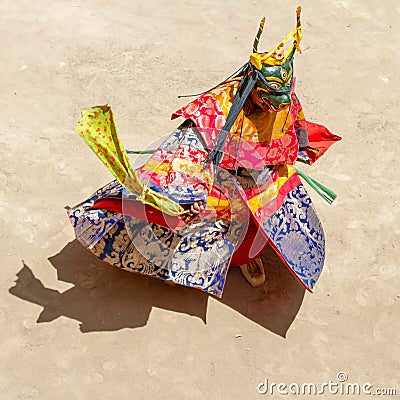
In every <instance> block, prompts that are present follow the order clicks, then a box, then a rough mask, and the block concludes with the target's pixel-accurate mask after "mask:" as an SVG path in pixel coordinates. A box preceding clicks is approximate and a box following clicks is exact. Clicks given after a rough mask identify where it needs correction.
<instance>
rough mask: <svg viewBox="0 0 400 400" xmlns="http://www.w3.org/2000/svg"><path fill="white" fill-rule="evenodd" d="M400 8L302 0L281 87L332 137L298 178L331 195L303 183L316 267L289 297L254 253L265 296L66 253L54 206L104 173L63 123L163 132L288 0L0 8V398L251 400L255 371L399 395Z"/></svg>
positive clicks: (281, 27)
mask: <svg viewBox="0 0 400 400" xmlns="http://www.w3.org/2000/svg"><path fill="white" fill-rule="evenodd" d="M399 4H400V3H399V2H398V1H396V0H392V1H390V0H381V1H376V0H368V1H367V0H366V1H357V0H348V1H337V0H329V1H328V0H323V1H316V0H304V1H303V3H302V5H303V16H302V19H303V26H304V40H303V43H302V48H303V54H302V55H298V56H297V57H296V73H297V78H298V83H297V88H298V89H297V92H298V95H299V97H300V99H301V100H302V103H303V106H304V109H305V111H306V115H307V117H308V118H309V119H310V120H313V121H314V122H319V123H323V124H325V125H327V126H328V127H329V128H330V129H331V130H332V132H334V133H336V134H339V135H341V136H343V138H344V140H343V141H342V142H340V143H338V144H336V145H335V146H334V147H333V148H332V149H331V150H330V151H329V153H328V154H327V155H326V156H325V157H324V158H323V159H321V160H320V161H319V162H318V163H317V164H316V165H315V166H313V167H312V168H311V169H307V168H304V170H305V171H306V172H308V173H310V174H311V175H312V176H313V177H314V178H316V179H318V180H320V181H322V182H324V183H325V184H326V185H327V186H328V187H330V188H332V189H334V190H335V191H336V192H337V194H338V199H337V201H336V202H335V204H334V205H333V206H328V205H326V204H325V203H323V202H322V200H320V198H318V197H317V195H316V194H315V193H314V192H311V189H310V193H311V196H312V197H313V199H314V202H315V205H316V207H317V210H318V214H319V215H320V218H321V220H322V222H323V225H324V228H325V232H326V236H327V258H326V267H325V269H324V272H323V274H322V276H321V279H320V281H319V282H318V285H317V287H316V291H315V293H314V294H309V293H305V294H304V291H303V290H302V289H301V288H300V287H299V285H298V284H297V283H296V282H294V280H293V279H292V278H291V277H290V275H288V273H287V271H286V270H284V269H283V268H282V266H280V265H279V262H278V261H277V258H276V257H274V256H273V255H272V254H267V255H266V261H267V263H268V271H269V273H268V282H267V285H266V286H265V287H263V288H259V289H252V288H250V286H249V285H248V284H247V283H246V282H245V281H244V280H243V278H242V277H241V275H240V273H239V271H237V270H232V271H231V273H230V274H229V277H228V284H227V288H226V293H225V296H224V298H223V299H222V301H218V300H216V299H214V298H207V296H205V295H204V294H203V293H200V292H198V291H195V290H191V289H186V288H170V287H167V286H166V285H164V284H162V283H160V282H158V281H156V280H152V279H147V278H144V277H142V276H136V275H133V274H128V273H125V272H122V271H118V270H114V269H112V268H107V267H106V266H105V265H103V264H101V263H100V262H98V261H97V260H96V259H95V258H94V257H93V256H91V255H90V254H89V253H88V252H87V251H85V250H84V249H83V248H81V246H80V245H79V244H77V243H76V242H74V241H73V239H74V236H73V230H72V228H71V226H70V225H69V222H68V220H67V217H66V214H65V211H64V206H66V205H70V206H72V205H75V204H76V203H78V202H80V201H81V200H83V199H85V198H86V197H87V196H89V195H90V194H91V193H92V191H94V190H95V189H96V188H98V187H100V186H101V185H103V184H105V183H106V182H107V181H109V180H111V175H110V174H109V173H108V171H107V170H106V169H105V168H104V167H103V166H102V165H101V164H100V162H99V161H98V160H97V159H96V158H95V157H94V156H93V154H92V153H91V152H90V150H89V149H88V148H87V147H86V145H85V144H84V143H83V142H82V141H81V139H80V138H79V137H78V135H77V134H76V133H75V132H74V131H73V127H74V125H75V123H76V121H77V120H78V119H79V116H80V110H81V109H82V108H84V107H88V106H92V105H96V104H104V103H109V104H111V105H112V107H113V109H114V112H115V115H116V119H117V124H118V127H119V130H120V135H121V138H122V140H123V142H124V143H125V144H126V147H127V148H139V149H140V148H144V147H146V146H147V145H151V143H152V142H153V140H155V139H156V138H158V137H159V136H161V135H165V134H167V133H168V132H170V131H171V130H172V129H174V127H175V126H176V122H171V121H170V120H169V116H170V114H171V113H172V112H173V111H175V110H176V109H177V108H178V107H180V106H181V105H183V104H185V100H184V99H178V98H177V95H179V94H187V93H196V92H198V91H202V90H204V89H207V88H209V87H211V86H213V85H214V84H215V83H218V82H219V81H221V80H222V79H223V78H225V77H226V76H228V75H229V74H230V73H231V72H233V71H234V70H235V69H237V68H238V67H239V66H240V65H242V64H243V63H244V62H245V61H246V60H247V59H248V56H249V53H250V49H251V45H252V41H253V37H254V34H255V32H256V30H257V27H258V23H259V20H260V18H261V17H262V16H263V15H265V16H266V17H267V24H266V32H265V34H264V36H263V38H262V41H261V45H260V50H268V49H269V48H270V47H271V46H272V45H274V44H275V43H276V42H277V41H279V40H280V39H281V38H283V36H285V35H286V33H287V32H288V31H289V30H291V29H292V28H293V27H294V22H295V7H296V4H295V3H294V2H292V1H243V0H240V1H239V0H232V1H226V2H222V1H221V2H213V1H211V0H207V1H203V2H200V1H197V2H196V1H189V0H186V1H170V2H162V1H147V2H143V1H128V0H121V1H116V0H115V1H111V0H110V1H106V0H103V1H100V0H98V1H95V0H93V1H76V0H74V1H60V0H55V1H52V2H50V1H44V0H37V1H35V2H32V1H30V0H17V1H11V0H2V1H0V38H1V45H0V87H1V97H0V145H1V146H0V149H1V150H0V152H1V153H0V154H1V164H0V183H1V186H0V218H1V219H0V220H1V231H0V232H1V233H0V240H1V242H0V243H1V244H0V245H1V253H0V254H1V269H0V280H1V281H0V282H1V288H2V290H1V291H0V323H1V331H0V359H1V362H0V398H1V399H5V400H9V399H10V400H11V399H46V400H48V399H55V398H57V399H59V400H61V399H68V400H73V399H92V398H94V399H99V400H100V399H121V400H122V399H161V398H162V399H257V398H262V397H263V396H261V395H259V394H258V393H257V384H258V383H259V382H261V381H263V379H264V378H268V379H269V380H270V382H285V383H288V384H289V383H291V382H297V383H299V384H301V383H303V382H315V383H317V384H318V383H323V382H326V381H328V380H329V379H333V380H335V379H336V374H337V373H338V372H339V371H344V372H346V373H347V374H348V377H349V382H358V383H364V382H370V383H371V384H373V385H374V386H375V387H397V390H398V395H400V379H399V376H400V375H399V369H400V363H399V359H400V348H399V337H398V332H399V331H400V322H399V321H400V319H399V308H400V291H399V277H398V267H399V256H400V252H399V238H400V228H399V206H400V196H399V179H398V162H397V159H398V154H399V151H398V143H399V139H398V137H399V129H398V127H397V123H398V115H397V113H398V104H399V101H400V98H399V74H398V71H399V68H400V65H399V57H398V50H399V47H398V46H399V45H398V34H399V26H400V24H399V22H400V17H399V15H400V5H399ZM17 277H18V282H17V283H15V281H16V279H17ZM267 288H268V289H269V290H268V292H267V291H266V289H267ZM264 397H265V398H267V397H268V396H264ZM327 397H328V396H325V397H324V398H327ZM269 398H272V397H271V396H269ZM274 398H279V396H275V397H274ZM282 398H288V396H283V397H282ZM294 398H305V397H304V396H303V397H302V396H297V397H294ZM336 398H338V396H336ZM346 398H352V397H351V396H348V397H346ZM354 398H360V396H356V397H354ZM381 398H383V396H381ZM386 398H389V397H386Z"/></svg>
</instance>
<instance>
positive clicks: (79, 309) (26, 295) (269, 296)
mask: <svg viewBox="0 0 400 400" xmlns="http://www.w3.org/2000/svg"><path fill="white" fill-rule="evenodd" d="M263 259H264V265H266V266H267V282H266V284H265V286H262V287H260V288H257V289H254V288H252V287H251V286H250V285H249V284H248V283H247V282H246V281H245V279H244V278H243V277H242V275H241V272H240V270H239V268H237V267H233V268H231V270H230V272H229V274H228V278H227V283H226V286H225V291H224V295H223V297H222V299H220V300H219V301H221V303H223V304H226V305H227V306H229V307H231V308H232V309H234V310H236V311H237V312H239V313H241V314H243V315H244V316H245V317H246V318H248V319H250V320H252V321H254V322H256V323H257V324H259V325H261V326H263V327H264V328H266V329H268V330H270V331H271V332H274V333H276V334H278V335H280V336H282V337H285V336H286V332H287V330H288V329H289V327H290V325H291V323H292V322H293V320H294V318H295V317H296V315H297V312H298V311H299V309H300V306H301V303H302V301H303V297H304V289H303V288H302V287H301V285H300V284H299V283H298V282H297V281H296V279H295V278H294V277H293V276H292V275H291V273H290V272H289V271H288V270H287V268H286V267H285V266H284V265H283V264H282V262H281V261H280V259H279V258H278V256H277V255H276V254H275V253H274V252H273V250H271V249H267V250H266V251H265V252H264V254H263ZM49 261H50V262H51V264H52V265H53V266H54V268H55V269H56V270H57V276H58V279H59V280H60V281H63V282H68V283H71V284H73V285H74V286H73V287H72V288H70V289H68V290H66V291H64V292H62V293H60V292H59V291H57V290H54V289H50V288H47V287H45V286H44V285H43V284H42V282H41V281H40V280H39V279H37V278H36V277H35V276H34V274H33V272H32V270H31V269H30V268H29V266H27V265H26V264H25V263H23V268H22V269H21V270H20V271H19V272H18V274H17V280H16V283H15V286H13V287H12V288H10V293H11V294H13V295H14V296H17V297H19V298H21V299H23V300H26V301H29V302H32V303H35V304H38V305H40V306H42V307H43V311H42V312H41V314H40V315H39V317H38V320H37V322H38V323H39V322H49V321H53V320H55V319H57V318H58V317H60V316H66V317H68V318H72V319H75V320H77V321H79V322H80V329H81V331H82V332H93V331H115V330H119V329H122V328H137V327H141V326H144V325H146V323H147V321H148V318H149V315H150V312H151V310H152V308H153V307H158V308H162V309H165V310H171V311H175V312H179V313H185V314H188V315H191V316H195V317H198V318H201V319H202V320H203V321H204V323H206V314H207V302H208V297H209V295H207V294H206V293H204V292H201V291H199V290H195V289H191V288H187V287H182V286H179V287H170V286H167V285H166V284H164V282H162V281H159V280H157V279H153V278H149V277H146V276H143V275H136V274H133V273H128V272H126V271H122V270H119V269H117V268H114V267H111V266H109V265H108V264H106V263H103V262H101V261H99V260H98V259H97V258H96V257H95V256H94V255H92V254H91V253H90V252H89V251H87V250H85V249H84V248H83V247H82V246H81V245H80V244H79V243H78V242H77V241H76V240H74V241H72V242H71V243H69V244H68V245H66V246H65V247H64V248H63V249H62V251H61V252H60V253H58V254H56V255H55V256H53V257H50V258H49ZM267 288H268V290H267Z"/></svg>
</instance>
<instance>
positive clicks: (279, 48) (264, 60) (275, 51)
mask: <svg viewBox="0 0 400 400" xmlns="http://www.w3.org/2000/svg"><path fill="white" fill-rule="evenodd" d="M300 13H301V7H300V6H298V7H297V10H296V14H297V25H296V29H294V30H293V31H291V32H290V33H289V34H288V35H287V36H286V37H285V38H284V39H283V40H282V41H281V42H280V43H279V44H277V45H276V46H275V47H273V48H272V49H271V50H270V51H268V52H267V53H258V51H257V47H258V42H259V40H260V36H261V33H262V31H263V29H264V23H265V17H264V18H263V19H262V20H261V23H260V27H259V29H258V32H257V35H256V37H255V39H254V43H253V54H252V55H251V56H250V62H251V63H252V64H253V65H254V67H256V68H257V69H259V70H260V69H261V67H262V64H268V65H282V64H283V63H284V62H285V61H286V59H287V58H288V57H289V56H290V55H291V54H292V53H293V49H296V50H297V51H298V52H299V53H301V49H300V42H301V39H302V37H303V35H302V32H301V22H300ZM291 38H293V43H292V45H291V46H290V47H289V49H288V51H287V52H286V54H284V52H283V45H284V44H285V43H286V42H288V41H289V40H290V39H291Z"/></svg>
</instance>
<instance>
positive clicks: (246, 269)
mask: <svg viewBox="0 0 400 400" xmlns="http://www.w3.org/2000/svg"><path fill="white" fill-rule="evenodd" d="M240 270H241V271H242V274H243V275H244V277H245V278H246V279H247V281H248V282H249V283H250V285H251V286H253V287H258V286H261V285H263V284H264V282H265V271H264V266H263V263H262V261H261V259H260V258H256V259H255V260H253V261H250V262H249V263H247V264H244V265H241V266H240Z"/></svg>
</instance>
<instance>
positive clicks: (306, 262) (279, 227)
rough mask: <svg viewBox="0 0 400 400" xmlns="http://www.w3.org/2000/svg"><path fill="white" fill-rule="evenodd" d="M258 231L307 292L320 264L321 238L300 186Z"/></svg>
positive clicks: (310, 206) (320, 266) (317, 273)
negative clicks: (270, 243) (265, 235)
mask: <svg viewBox="0 0 400 400" xmlns="http://www.w3.org/2000/svg"><path fill="white" fill-rule="evenodd" d="M262 228H263V229H264V231H265V233H266V234H267V235H268V237H269V238H270V239H271V241H272V242H273V244H274V246H275V247H276V248H277V250H278V251H279V252H280V253H281V255H282V256H283V258H284V260H285V261H286V263H287V264H288V266H289V267H290V268H291V269H292V271H293V272H294V273H295V275H296V276H297V277H298V278H299V279H300V280H301V282H302V283H303V284H304V285H305V286H306V287H307V288H308V289H310V290H311V289H312V288H313V287H314V285H315V282H316V281H317V279H318V277H319V275H320V273H321V271H322V267H323V264H324V259H325V237H324V231H323V229H322V225H321V222H320V221H319V219H318V216H317V214H316V212H315V209H314V206H313V204H312V202H311V199H310V197H309V196H308V194H307V192H306V190H305V188H304V186H303V185H299V186H297V187H296V188H295V189H293V190H292V191H291V192H290V193H289V194H288V195H287V196H286V198H285V201H284V202H283V204H282V206H281V207H280V208H279V210H278V211H277V212H276V213H275V214H273V215H272V216H271V217H270V218H269V219H268V220H267V221H265V222H263V223H262Z"/></svg>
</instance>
